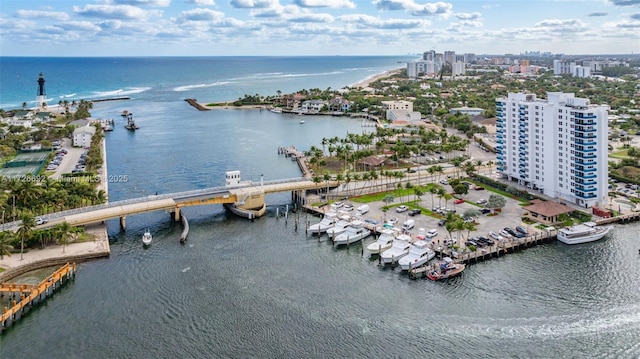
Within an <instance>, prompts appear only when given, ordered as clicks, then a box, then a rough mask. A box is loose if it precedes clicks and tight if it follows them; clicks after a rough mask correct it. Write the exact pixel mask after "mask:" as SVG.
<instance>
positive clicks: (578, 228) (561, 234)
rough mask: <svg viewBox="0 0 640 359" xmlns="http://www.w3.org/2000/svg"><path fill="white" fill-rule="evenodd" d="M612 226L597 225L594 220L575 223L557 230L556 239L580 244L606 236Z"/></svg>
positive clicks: (566, 242)
mask: <svg viewBox="0 0 640 359" xmlns="http://www.w3.org/2000/svg"><path fill="white" fill-rule="evenodd" d="M612 229H613V226H603V227H598V226H596V224H595V223H594V222H585V223H582V224H576V225H574V226H571V227H566V228H562V229H559V230H558V240H559V241H560V242H562V243H565V244H580V243H587V242H593V241H597V240H598V239H601V238H602V237H604V236H606V235H607V233H609V232H610V231H611V230H612Z"/></svg>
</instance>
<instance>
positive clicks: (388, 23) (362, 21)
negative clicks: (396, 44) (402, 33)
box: [339, 14, 430, 29]
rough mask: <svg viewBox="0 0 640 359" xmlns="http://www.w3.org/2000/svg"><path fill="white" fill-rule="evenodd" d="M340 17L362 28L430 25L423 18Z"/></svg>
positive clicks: (356, 15)
mask: <svg viewBox="0 0 640 359" xmlns="http://www.w3.org/2000/svg"><path fill="white" fill-rule="evenodd" d="M339 19H340V20H341V21H343V22H345V23H350V24H354V25H357V26H358V27H361V28H375V29H413V28H418V27H422V26H428V25H429V24H430V23H429V22H428V21H423V20H415V19H412V20H405V19H392V20H382V19H379V18H376V17H373V16H370V15H363V14H353V15H344V16H340V17H339Z"/></svg>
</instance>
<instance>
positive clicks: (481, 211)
mask: <svg viewBox="0 0 640 359" xmlns="http://www.w3.org/2000/svg"><path fill="white" fill-rule="evenodd" d="M480 213H482V214H489V213H491V210H490V209H489V208H480Z"/></svg>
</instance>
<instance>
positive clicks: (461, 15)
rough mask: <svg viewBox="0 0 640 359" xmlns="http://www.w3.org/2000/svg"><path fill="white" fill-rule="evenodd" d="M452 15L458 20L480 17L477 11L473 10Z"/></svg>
mask: <svg viewBox="0 0 640 359" xmlns="http://www.w3.org/2000/svg"><path fill="white" fill-rule="evenodd" d="M453 16H455V17H457V18H458V19H460V20H478V19H480V18H481V17H482V15H480V13H479V12H473V13H464V12H460V13H457V14H454V15H453Z"/></svg>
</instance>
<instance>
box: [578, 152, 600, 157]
mask: <svg viewBox="0 0 640 359" xmlns="http://www.w3.org/2000/svg"><path fill="white" fill-rule="evenodd" d="M576 157H579V158H587V159H588V158H596V157H597V156H596V155H593V154H592V155H587V154H584V153H580V152H576Z"/></svg>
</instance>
